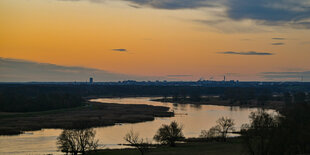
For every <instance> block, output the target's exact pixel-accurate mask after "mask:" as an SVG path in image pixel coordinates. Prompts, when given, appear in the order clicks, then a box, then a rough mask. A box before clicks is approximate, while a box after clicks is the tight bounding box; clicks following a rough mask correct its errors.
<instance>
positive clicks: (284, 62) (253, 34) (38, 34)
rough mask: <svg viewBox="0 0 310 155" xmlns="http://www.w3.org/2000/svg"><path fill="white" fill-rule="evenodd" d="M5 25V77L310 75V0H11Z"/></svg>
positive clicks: (0, 74) (1, 30) (1, 59)
mask: <svg viewBox="0 0 310 155" xmlns="http://www.w3.org/2000/svg"><path fill="white" fill-rule="evenodd" d="M0 23H1V24H0V82H21V81H85V80H87V79H88V78H89V77H90V76H92V74H94V73H93V72H96V73H95V80H98V81H111V80H113V81H118V80H170V79H173V80H198V79H199V78H201V77H203V78H204V79H206V80H222V79H223V76H224V75H226V77H227V79H228V80H241V81H301V79H302V80H303V81H310V63H309V60H308V59H309V57H310V52H309V50H310V37H309V36H310V31H309V29H310V1H309V0H299V1H292V0H271V1H270V0H261V1H255V0H157V1H150V0H1V1H0ZM73 66H80V67H73ZM96 76H97V77H96Z"/></svg>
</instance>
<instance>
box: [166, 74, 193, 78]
mask: <svg viewBox="0 0 310 155" xmlns="http://www.w3.org/2000/svg"><path fill="white" fill-rule="evenodd" d="M191 76H193V75H189V74H175V75H167V77H191Z"/></svg>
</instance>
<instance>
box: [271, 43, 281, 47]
mask: <svg viewBox="0 0 310 155" xmlns="http://www.w3.org/2000/svg"><path fill="white" fill-rule="evenodd" d="M271 45H275V46H280V45H284V43H272V44H271Z"/></svg>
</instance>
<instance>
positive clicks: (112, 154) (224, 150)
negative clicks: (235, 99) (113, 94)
mask: <svg viewBox="0 0 310 155" xmlns="http://www.w3.org/2000/svg"><path fill="white" fill-rule="evenodd" d="M245 148H246V147H245V144H244V143H243V142H242V139H241V138H240V137H236V138H229V139H228V142H217V141H213V142H207V141H206V142H203V141H202V142H185V143H179V144H177V146H176V147H168V146H158V147H155V148H152V149H150V150H149V152H147V153H146V154H148V155H166V154H170V155H188V154H198V155H199V154H201V155H202V154H208V155H227V154H229V155H240V154H245V153H246V150H245ZM103 154H109V155H140V152H139V151H138V150H137V149H130V148H127V149H102V150H98V151H96V152H91V153H90V155H103Z"/></svg>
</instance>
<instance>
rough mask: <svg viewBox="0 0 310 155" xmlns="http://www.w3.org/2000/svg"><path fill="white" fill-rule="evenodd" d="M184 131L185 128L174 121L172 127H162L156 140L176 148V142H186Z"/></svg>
mask: <svg viewBox="0 0 310 155" xmlns="http://www.w3.org/2000/svg"><path fill="white" fill-rule="evenodd" d="M182 130H183V127H182V126H180V125H179V124H178V123H177V122H175V121H173V122H171V124H170V125H165V124H164V125H162V127H161V128H159V129H158V131H157V133H156V135H155V136H154V139H155V140H156V141H157V142H160V143H162V144H167V145H169V146H172V147H174V146H175V142H176V141H181V140H184V135H183V133H182Z"/></svg>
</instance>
